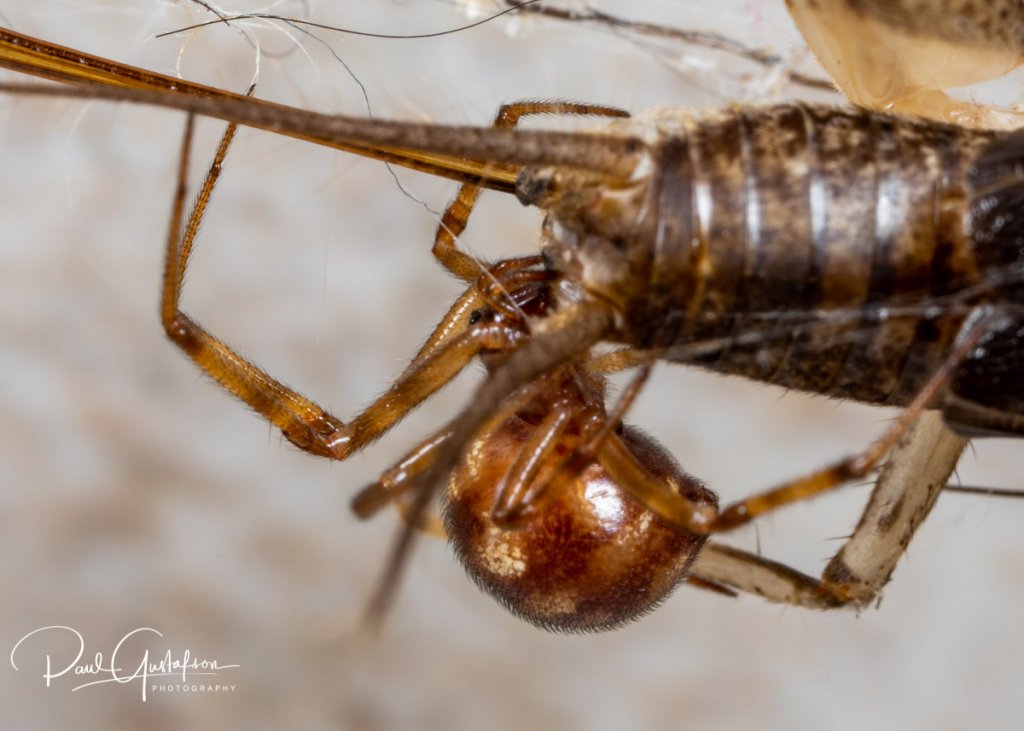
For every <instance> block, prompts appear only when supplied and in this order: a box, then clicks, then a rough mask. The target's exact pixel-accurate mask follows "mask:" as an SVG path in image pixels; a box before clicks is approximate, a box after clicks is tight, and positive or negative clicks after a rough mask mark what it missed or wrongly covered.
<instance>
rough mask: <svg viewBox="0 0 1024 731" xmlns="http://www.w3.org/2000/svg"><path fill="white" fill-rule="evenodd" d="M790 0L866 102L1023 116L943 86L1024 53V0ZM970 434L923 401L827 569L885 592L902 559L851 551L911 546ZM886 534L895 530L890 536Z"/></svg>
mask: <svg viewBox="0 0 1024 731" xmlns="http://www.w3.org/2000/svg"><path fill="white" fill-rule="evenodd" d="M509 4H515V3H514V2H510V3H509ZM787 7H788V8H789V11H790V13H791V14H792V16H793V18H794V20H795V21H796V22H797V24H798V26H799V27H800V29H801V31H802V32H803V34H804V36H805V37H806V38H807V39H808V43H809V44H810V46H811V48H812V50H813V51H814V52H815V54H816V55H817V56H818V57H819V60H820V61H821V63H822V65H823V66H824V67H825V69H826V70H827V71H829V73H830V74H831V75H832V76H833V78H834V80H835V81H836V83H837V85H838V86H839V87H840V90H841V91H843V92H844V94H846V96H847V97H848V98H849V99H850V100H851V101H854V102H855V103H857V104H858V105H860V106H863V107H867V108H871V109H878V110H882V111H894V112H900V113H906V114H913V115H919V116H923V117H927V118H929V119H935V120H937V121H946V122H951V123H956V124H959V125H961V126H966V127H974V128H992V129H1012V128H1015V127H1017V126H1019V125H1020V124H1021V122H1022V121H1024V120H1022V118H1021V117H1020V115H1019V113H1018V112H1016V111H1015V110H1014V109H1012V108H1005V107H999V106H995V105H991V104H981V103H975V102H973V101H972V102H966V101H959V100H956V99H953V98H951V97H950V96H949V95H948V94H947V93H945V91H944V89H945V88H947V87H952V86H958V85H964V84H970V83H975V82H979V81H987V80H990V79H992V78H994V77H997V76H1000V75H1003V74H1005V73H1006V72H1008V71H1010V70H1012V69H1014V68H1016V67H1017V66H1018V65H1019V64H1020V63H1021V60H1022V47H1021V43H1020V40H1019V38H1018V37H1016V36H1015V35H1014V32H1013V30H1012V29H1013V28H1015V27H1016V26H1017V25H1019V24H1020V22H1021V20H1022V18H1021V10H1020V9H1019V8H1017V7H1015V6H1013V5H1012V4H1006V3H987V4H969V5H965V4H963V3H925V4H923V5H922V4H920V3H903V2H886V3H874V2H867V3H862V2H857V3H854V2H849V0H826V2H814V3H808V2H803V1H802V0H790V1H789V2H787ZM523 10H524V11H525V12H530V13H534V14H538V15H543V16H545V17H549V18H552V17H553V18H557V19H560V20H567V21H573V22H582V23H587V24H590V25H597V26H603V27H607V28H610V29H613V30H614V31H616V32H617V33H629V34H636V35H638V36H640V37H646V38H657V39H671V40H673V41H675V42H681V43H684V44H700V45H704V46H708V47H710V48H713V49H716V50H717V51H720V52H721V51H726V52H730V53H735V54H738V55H740V56H742V57H744V58H746V59H747V60H749V61H753V62H755V63H759V64H763V65H766V66H769V67H773V66H774V67H776V68H782V69H783V70H784V71H786V73H787V74H788V75H789V76H790V77H791V78H794V79H795V80H796V81H797V82H798V83H802V84H804V85H807V86H811V87H813V86H815V85H816V84H815V83H814V77H813V76H811V77H807V76H805V75H801V74H799V73H798V72H795V71H794V70H793V69H787V68H786V67H785V61H784V59H783V58H782V57H780V56H779V55H778V54H777V53H775V52H774V51H773V50H772V49H771V47H765V48H756V47H750V46H742V45H738V44H734V43H723V42H722V41H721V40H720V39H719V38H718V37H717V36H716V35H715V34H713V33H701V32H699V31H698V32H694V31H693V30H692V29H678V28H675V27H672V26H660V25H655V24H650V23H645V22H634V21H631V20H629V19H628V18H625V17H621V16H615V15H611V14H608V13H606V12H603V11H600V10H595V9H587V10H566V9H562V8H559V7H555V6H541V7H528V8H524V9H523ZM966 445H967V441H966V439H964V438H963V437H961V436H958V435H957V434H955V433H953V432H952V431H950V430H949V429H948V428H947V427H946V426H945V423H944V422H943V420H942V418H941V416H940V415H939V414H938V413H936V412H932V411H928V412H925V413H923V414H922V415H921V417H920V418H919V420H918V423H916V424H915V425H914V426H913V427H912V429H911V430H910V432H909V433H908V434H907V435H906V437H905V438H904V439H903V440H902V441H901V442H900V444H899V446H898V447H897V448H896V449H894V450H893V453H892V454H891V455H890V459H889V462H888V464H887V466H886V468H885V470H883V472H882V473H881V475H880V476H879V478H878V480H877V481H876V486H875V490H874V492H873V494H872V497H871V499H870V501H869V504H868V507H867V509H866V510H865V512H864V514H863V516H862V519H861V526H860V528H859V529H858V531H857V534H856V535H855V536H853V538H852V539H851V540H850V541H849V543H847V545H846V546H845V547H844V548H843V549H842V550H841V551H840V552H839V553H838V554H837V555H836V557H835V558H834V560H833V562H832V563H831V564H830V566H829V567H828V569H826V572H825V573H826V575H833V576H836V577H839V576H845V577H846V579H847V580H851V587H855V588H853V589H852V592H851V594H852V595H855V596H859V597H861V598H862V599H863V600H865V601H866V600H867V599H868V598H870V597H873V596H875V595H877V593H878V591H879V590H880V589H881V583H878V582H879V581H880V580H885V579H887V577H888V575H889V574H890V573H891V571H892V569H893V567H894V564H889V565H888V566H887V569H886V570H885V571H881V570H879V571H871V572H870V573H872V574H873V575H874V576H875V579H874V580H871V581H862V582H861V581H858V580H856V579H854V577H857V576H858V575H861V571H862V569H858V568H856V567H851V566H850V563H851V562H853V563H854V564H857V565H859V566H863V565H864V562H865V560H867V562H868V563H870V561H871V560H872V559H870V558H866V557H869V556H870V555H871V553H872V550H871V549H867V550H866V549H865V547H864V546H863V545H862V541H863V540H864V539H865V538H866V536H868V535H869V534H871V533H872V532H874V533H876V535H874V536H873V537H872V538H870V539H868V540H867V541H866V543H867V544H868V545H871V544H874V543H876V542H878V543H887V542H891V543H892V544H893V545H895V546H899V547H901V548H902V547H905V545H906V543H907V542H908V541H909V540H910V536H911V535H912V533H913V531H914V530H915V528H916V526H917V525H919V524H920V523H921V521H923V520H924V518H925V517H926V516H927V514H928V512H929V511H930V510H931V508H932V507H933V506H934V503H935V501H936V499H937V497H938V495H939V494H940V487H941V486H942V485H944V484H946V482H947V480H949V479H950V477H951V475H952V471H953V469H954V468H955V466H956V464H957V461H958V458H959V456H960V454H961V453H962V452H963V450H964V449H965V447H966ZM970 490H971V491H974V489H973V488H971V489H970ZM978 492H989V493H992V492H993V491H989V490H978ZM994 492H995V493H999V492H1000V491H998V490H997V491H994ZM1002 492H1003V494H1014V493H1013V492H1006V491H1002ZM894 505H898V506H901V508H902V510H901V516H895V515H893V513H892V511H891V507H892V506H894ZM911 516H912V518H911ZM897 518H899V519H897ZM872 526H874V528H872ZM903 526H906V527H907V530H906V531H904V530H903ZM885 534H890V535H889V537H888V538H886V537H885ZM710 554H711V552H708V555H710ZM865 568H866V567H865Z"/></svg>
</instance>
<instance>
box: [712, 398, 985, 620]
mask: <svg viewBox="0 0 1024 731" xmlns="http://www.w3.org/2000/svg"><path fill="white" fill-rule="evenodd" d="M966 445H967V441H966V440H965V439H963V438H962V437H960V436H958V435H956V434H954V433H952V432H951V431H950V430H949V429H948V428H946V426H945V424H944V423H943V419H942V415H941V414H940V413H938V412H934V411H928V412H925V413H924V414H922V415H921V417H920V418H919V419H918V420H917V421H916V422H914V424H913V425H912V426H911V427H910V428H909V429H908V431H907V432H906V433H905V434H904V435H903V438H902V439H901V440H900V442H899V443H898V444H897V445H896V447H895V448H894V449H893V450H892V452H891V453H890V455H889V460H888V461H887V462H886V464H885V466H884V467H883V469H882V471H881V473H880V474H879V476H878V479H877V480H876V482H875V487H874V489H873V490H872V493H871V497H870V499H869V500H868V504H867V506H866V508H865V509H864V512H863V513H862V515H861V518H860V520H859V521H858V523H857V527H856V528H855V529H854V530H853V532H852V533H851V534H850V536H849V537H848V538H847V539H846V541H845V542H844V543H843V546H842V548H840V549H839V551H838V552H837V553H836V554H835V556H834V557H833V558H832V559H831V560H830V561H829V563H828V565H827V566H826V567H825V570H824V571H823V572H822V574H821V576H820V578H814V577H811V576H807V575H806V574H803V573H800V572H799V571H796V570H795V569H792V568H790V567H788V566H786V565H784V564H780V563H777V562H775V561H771V560H769V559H765V558H763V557H761V556H758V555H755V554H752V553H748V552H746V551H742V550H739V549H736V548H732V547H730V546H726V545H722V544H720V543H717V542H712V543H709V544H708V545H706V546H705V547H704V550H703V552H702V553H701V554H700V556H699V557H698V558H697V561H696V563H695V564H694V566H693V574H692V575H693V576H694V577H696V578H698V579H702V580H704V581H708V582H711V583H713V584H715V585H718V586H722V587H726V588H728V589H732V590H735V591H738V592H743V593H748V594H754V595H757V596H760V597H762V598H763V599H766V600H768V601H771V602H776V603H780V604H792V605H795V606H800V607H805V608H808V609H823V610H824V609H839V608H844V607H855V608H859V607H864V606H867V605H868V604H870V603H871V602H872V601H874V600H875V599H877V598H878V596H879V594H880V593H881V590H882V588H883V587H884V586H885V585H886V584H887V583H888V581H889V578H890V577H891V576H892V573H893V571H894V569H895V568H896V564H897V563H898V562H899V560H900V559H901V558H902V557H903V554H904V553H905V552H906V548H907V546H908V545H909V544H910V541H911V539H912V538H913V536H914V534H915V533H916V531H917V529H918V527H919V526H920V525H921V524H922V523H923V522H924V520H925V518H927V516H928V514H929V512H930V511H931V509H932V507H933V506H934V505H935V502H936V500H937V499H938V497H939V494H940V493H941V492H942V490H943V488H944V487H945V485H946V483H947V481H948V480H949V477H950V475H951V474H952V472H953V469H954V468H955V467H956V463H957V461H958V460H959V458H960V454H961V453H962V452H963V450H964V448H965V446H966Z"/></svg>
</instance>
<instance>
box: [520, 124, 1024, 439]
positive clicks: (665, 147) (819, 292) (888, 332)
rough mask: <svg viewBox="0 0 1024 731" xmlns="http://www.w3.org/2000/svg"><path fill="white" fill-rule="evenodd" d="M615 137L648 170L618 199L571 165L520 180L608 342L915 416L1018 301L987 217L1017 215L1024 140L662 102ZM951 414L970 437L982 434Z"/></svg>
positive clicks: (1002, 242)
mask: <svg viewBox="0 0 1024 731" xmlns="http://www.w3.org/2000/svg"><path fill="white" fill-rule="evenodd" d="M612 127H613V128H619V129H622V130H626V129H628V130H629V131H630V132H632V133H634V134H641V135H646V137H647V139H648V143H649V145H650V147H651V153H650V155H651V164H650V172H649V173H647V174H645V175H642V176H638V177H637V179H635V180H634V181H632V182H631V184H630V185H627V186H623V187H621V188H619V189H615V188H608V187H607V186H602V185H601V184H600V183H595V182H592V180H591V179H589V178H590V177H591V176H588V175H586V174H583V175H581V174H579V173H576V172H573V171H565V170H564V169H557V170H556V169H531V170H529V171H527V172H526V173H525V174H524V176H523V178H522V179H521V182H520V191H521V196H523V197H529V196H531V195H532V196H536V197H538V199H539V204H540V205H542V206H544V207H546V208H548V210H549V215H548V218H547V220H546V222H545V234H546V241H547V242H548V243H547V249H546V254H547V256H548V257H549V258H550V259H551V260H552V261H553V262H555V266H556V267H558V268H559V269H561V270H563V271H564V272H565V276H566V277H567V278H568V279H571V280H573V281H577V282H579V283H580V285H581V287H582V289H583V290H585V291H586V292H588V293H589V294H590V295H591V296H593V297H595V298H597V299H599V300H601V301H604V302H611V303H612V304H613V307H614V309H615V311H616V312H617V313H618V318H619V321H618V323H617V327H616V332H615V333H612V334H610V337H611V338H612V339H615V340H621V341H624V342H627V343H628V344H629V345H631V346H633V347H636V348H640V349H651V348H661V349H664V355H665V357H667V358H668V359H671V360H678V361H680V362H690V363H695V364H698V365H700V366H702V367H705V368H708V369H711V370H714V371H718V372H721V373H728V374H735V375H741V376H744V377H747V378H751V379H754V380H759V381H764V382H767V383H774V384H777V385H780V386H784V387H786V388H795V389H799V390H804V391H811V392H814V393H819V394H823V395H827V396H832V397H835V398H844V399H855V400H858V401H863V402H867V403H873V404H887V405H895V406H904V405H907V404H908V403H909V402H910V400H911V399H912V398H913V397H914V396H915V395H916V394H917V393H918V392H919V391H920V390H921V388H922V387H923V386H924V384H925V383H926V382H927V381H928V379H929V378H930V377H931V376H932V374H934V372H935V371H936V369H937V368H938V367H939V366H940V365H941V364H942V363H943V362H944V361H945V360H946V359H947V358H948V356H949V353H950V351H951V349H952V347H953V343H954V341H955V339H956V338H957V336H958V333H959V332H960V331H961V328H962V326H963V324H964V322H965V319H966V317H967V315H968V313H969V312H970V310H971V308H972V307H973V306H974V305H976V304H977V303H979V302H982V301H988V302H992V301H1001V300H1005V299H1007V298H1008V297H1010V298H1012V299H1013V301H1014V302H1016V301H1019V299H1018V294H1019V293H1018V292H1017V289H1016V288H1013V287H1009V286H1007V285H1004V284H1000V283H999V282H1000V280H1001V278H1005V277H1006V276H1007V274H1008V273H1011V274H1012V275H1013V276H1014V277H1017V278H1019V272H1015V270H1014V267H1019V266H1020V263H1021V261H1022V256H1021V252H1020V251H1018V250H1017V248H1016V244H1015V243H1013V241H1012V240H1010V239H1008V238H1006V237H1005V236H1003V235H998V236H997V235H994V232H993V227H994V226H995V225H996V223H997V222H996V221H995V220H994V219H993V217H994V216H995V215H997V214H995V213H992V210H993V206H995V208H996V210H997V211H998V212H999V214H998V215H1000V216H1002V218H1000V219H999V221H998V222H1000V223H1003V224H1004V227H1005V224H1006V221H1004V220H1003V219H1008V220H1012V216H1010V215H1009V214H1007V213H1006V212H1007V211H1008V210H1010V208H1008V207H1007V206H1006V203H1008V202H1009V199H1010V198H1012V197H1013V196H1015V195H1020V191H1021V190H1022V188H1021V186H1022V183H1021V181H1020V180H1019V179H1018V178H1019V173H1016V172H1015V171H1014V169H1013V168H1012V164H1013V162H1014V161H1019V160H1020V158H1021V152H1022V149H1024V146H1022V142H1021V139H1022V138H1020V137H1017V136H1009V137H999V136H998V135H997V134H996V133H994V132H991V131H975V130H968V129H964V128H960V127H955V126H952V125H944V124H936V123H931V122H924V121H919V120H914V119H909V118H903V117H895V116H888V115H881V114H877V113H870V112H865V111H857V110H852V111H845V110H836V109H830V108H824V107H814V106H805V105H786V106H779V107H772V108H764V109H729V110H725V111H722V112H719V113H716V114H712V115H709V116H707V117H704V118H702V119H694V118H693V117H691V116H690V115H686V114H682V113H679V112H674V111H663V112H660V113H655V114H654V115H652V116H650V117H647V118H638V119H632V120H628V121H624V122H614V123H613V124H612ZM997 140H998V143H997ZM1000 151H1001V152H1000ZM997 158H1000V161H999V162H997V161H996V159H997ZM982 186H984V189H982ZM524 192H525V194H524ZM996 200H998V204H997V203H995V202H994V201H996ZM631 216H632V218H631ZM930 305H931V306H930ZM750 334H755V335H756V336H757V337H756V338H751V339H750V340H749V341H748V342H744V335H750ZM1007 337H1008V335H1007ZM696 343H700V344H701V345H700V347H699V348H695V347H693V346H694V344H696ZM975 360H976V359H975ZM956 391H957V388H956V387H955V386H954V388H953V389H952V394H953V395H952V396H951V397H950V399H949V402H950V403H951V402H953V401H955V400H956V398H955V394H956ZM972 393H974V395H975V396H977V395H978V394H977V392H976V389H975V391H973V392H972ZM992 397H993V395H992V394H989V395H987V396H981V402H982V403H983V404H984V405H986V406H993V405H995V404H994V403H992V402H991V398H992ZM1018 398H1019V396H1018ZM932 405H933V406H942V405H943V404H942V403H935V404H932ZM959 416H960V417H962V419H958V420H956V421H954V426H957V427H961V428H962V429H963V430H964V431H968V432H970V431H974V430H973V429H972V427H973V426H982V425H981V424H980V423H972V421H979V422H980V421H983V418H982V417H980V416H979V417H978V419H977V420H972V418H971V417H970V416H965V415H964V414H960V415H959ZM1019 429H1020V426H1019V425H1017V424H1016V421H1015V426H1014V427H1013V431H1018V430H1019Z"/></svg>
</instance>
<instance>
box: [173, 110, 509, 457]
mask: <svg viewBox="0 0 1024 731" xmlns="http://www.w3.org/2000/svg"><path fill="white" fill-rule="evenodd" d="M192 129H193V120H192V118H191V117H189V121H188V123H187V125H186V129H185V135H184V140H183V142H182V149H181V156H180V159H179V165H178V176H177V178H178V184H177V190H176V193H175V197H174V204H173V208H172V215H171V223H170V227H169V230H168V236H167V248H166V257H165V268H164V275H163V292H162V297H161V306H160V318H161V322H162V324H163V326H164V330H165V332H166V333H167V336H168V337H169V338H170V339H171V341H172V342H174V344H175V345H177V346H178V347H179V348H180V349H181V350H182V351H183V352H184V353H185V354H186V355H187V356H188V357H189V358H191V359H192V361H193V362H195V364H196V365H197V366H199V368H200V369H201V370H202V371H203V372H204V373H206V374H207V375H209V376H210V377H211V378H213V379H214V380H215V381H217V383H219V384H220V385H221V387H223V388H224V389H225V390H227V391H229V392H230V393H232V394H234V395H235V396H236V397H237V398H239V399H241V400H242V401H244V402H245V403H246V404H248V405H249V406H250V407H251V408H252V409H253V410H254V411H256V412H257V413H258V414H260V415H261V416H263V417H264V418H265V419H266V420H267V421H269V422H270V423H271V424H273V425H274V426H276V427H277V428H278V429H280V430H281V432H282V433H283V434H284V436H285V437H286V438H287V439H288V441H290V442H291V443H292V444H294V445H295V446H297V447H298V448H299V449H302V450H303V451H306V452H309V453H310V454H315V455H317V456H320V457H327V458H329V459H338V460H341V459H345V458H346V457H348V456H349V455H350V454H352V453H353V452H355V451H358V450H359V449H361V448H362V447H364V446H365V445H367V444H368V443H369V442H371V441H373V440H374V439H376V438H378V437H379V436H381V435H382V434H383V433H384V432H385V431H387V430H388V429H390V428H391V427H392V426H393V425H394V424H395V423H397V422H398V420H400V419H401V418H402V417H403V416H404V415H405V414H407V413H408V412H409V411H410V410H411V409H413V408H415V407H416V406H417V405H418V404H419V403H420V402H422V401H423V400H424V399H425V398H427V397H428V396H430V395H431V394H432V393H434V392H435V391H437V390H438V389H440V388H441V387H442V386H444V385H445V384H446V383H447V382H448V381H450V380H451V379H452V378H453V377H454V376H455V375H456V374H458V373H459V372H460V371H461V370H462V369H463V368H464V367H465V366H466V365H467V364H468V363H469V362H470V361H471V360H472V359H473V357H474V356H476V354H477V353H479V352H480V351H481V350H482V349H488V348H490V349H501V348H505V347H508V345H509V342H508V338H509V336H510V335H509V332H508V331H507V330H506V329H505V328H503V327H501V326H500V325H498V324H491V325H483V326H478V327H472V328H469V329H467V330H461V331H460V333H459V334H458V336H444V335H443V333H451V332H453V331H454V330H456V329H458V328H453V327H452V325H451V322H450V321H451V320H452V319H453V318H460V317H462V312H461V310H458V308H459V306H460V304H461V305H462V306H463V309H465V308H466V307H471V306H472V305H473V304H474V302H475V300H474V299H473V298H474V297H475V295H470V296H468V297H463V298H462V299H460V301H459V303H457V305H456V307H455V308H453V310H452V311H450V312H449V314H448V316H447V317H446V318H445V319H444V320H442V322H441V324H440V325H439V326H438V328H437V330H435V334H434V336H432V342H433V344H432V345H431V347H430V348H426V347H425V348H424V349H423V350H421V354H420V355H419V356H417V358H416V359H415V360H414V361H413V363H412V364H411V365H410V366H409V368H407V369H406V371H405V372H404V373H403V374H402V375H401V376H400V377H399V378H398V379H397V380H396V381H395V382H394V384H392V386H391V388H390V389H388V391H387V392H386V393H385V394H383V395H382V396H381V397H380V398H378V399H377V400H376V401H374V403H372V404H371V405H370V406H369V407H368V408H367V409H366V410H364V411H363V412H362V413H360V414H359V415H358V416H356V417H355V418H354V419H353V420H352V421H351V422H349V423H347V424H346V423H345V422H343V421H341V420H340V419H338V418H337V417H335V416H334V415H332V414H330V413H329V412H328V411H326V410H325V409H323V408H322V407H321V406H319V405H318V404H316V403H315V402H313V401H311V400H309V399H307V398H306V397H304V396H302V395H301V394H299V393H298V392H296V391H295V390H293V389H291V388H289V387H288V386H286V385H284V384H283V383H281V382H280V381H278V380H276V379H275V378H273V377H272V376H270V375H269V374H268V373H266V372H265V371H263V370H261V369H260V368H258V367H257V366H256V365H254V364H253V363H251V362H250V361H248V360H246V359H245V358H243V357H242V356H241V355H239V354H238V353H237V352H236V351H235V350H233V349H232V348H231V347H230V346H229V345H227V344H226V343H225V342H224V341H222V340H220V339H219V338H217V337H215V336H214V335H212V334H210V333H209V332H207V331H206V330H204V329H203V328H202V327H201V326H200V325H199V324H197V323H196V322H195V321H194V320H193V319H192V318H190V317H189V316H188V315H187V314H185V313H184V312H182V310H181V309H180V302H181V292H182V285H183V282H184V278H185V272H186V269H187V267H188V261H189V257H190V256H191V254H192V250H193V248H194V245H195V240H196V235H197V233H198V231H199V225H200V222H201V221H202V217H203V214H204V213H205V211H206V207H207V205H208V204H209V201H210V196H211V195H212V193H213V189H214V187H215V185H216V183H217V179H218V177H219V175H220V171H221V167H222V165H223V162H224V158H225V156H226V155H227V151H228V148H229V147H230V145H231V141H232V139H233V137H234V133H235V129H236V125H233V124H232V125H229V126H228V128H227V130H226V131H225V133H224V136H223V138H222V139H221V143H220V146H219V148H218V149H217V154H216V155H215V157H214V160H213V163H212V164H211V166H210V169H209V171H208V172H207V175H206V177H205V179H204V180H203V183H202V186H201V187H200V189H199V193H198V195H197V196H196V202H195V205H194V206H193V208H192V210H191V212H190V213H189V216H188V219H187V220H186V221H185V223H184V225H182V221H183V219H184V211H185V196H186V182H185V179H186V175H187V170H188V161H189V157H190V154H191V146H192ZM438 333H441V335H439V334H438Z"/></svg>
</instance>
